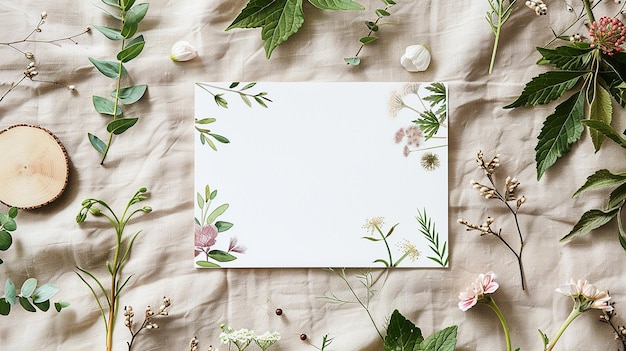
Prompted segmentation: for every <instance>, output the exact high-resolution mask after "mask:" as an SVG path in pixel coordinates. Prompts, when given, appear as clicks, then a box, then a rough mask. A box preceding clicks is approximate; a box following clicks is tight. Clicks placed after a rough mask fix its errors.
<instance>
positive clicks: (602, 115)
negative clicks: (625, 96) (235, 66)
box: [587, 84, 613, 152]
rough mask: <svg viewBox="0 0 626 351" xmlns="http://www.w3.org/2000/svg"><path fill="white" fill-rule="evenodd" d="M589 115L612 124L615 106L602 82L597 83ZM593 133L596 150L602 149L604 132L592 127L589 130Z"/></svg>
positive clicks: (590, 118) (596, 119)
mask: <svg viewBox="0 0 626 351" xmlns="http://www.w3.org/2000/svg"><path fill="white" fill-rule="evenodd" d="M588 111H589V116H588V117H587V118H588V119H589V120H591V121H598V122H602V123H604V124H606V125H610V124H611V119H612V116H613V106H612V105H611V94H609V92H608V91H606V90H605V89H604V88H603V87H602V86H601V85H600V84H596V89H595V94H594V98H593V100H592V101H591V104H590V106H589V110H588ZM589 133H590V134H591V140H592V142H593V146H594V147H595V149H596V152H597V151H598V150H600V145H602V141H603V140H604V134H603V133H602V132H600V131H598V130H597V129H593V128H591V129H590V130H589Z"/></svg>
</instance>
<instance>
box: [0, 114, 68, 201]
mask: <svg viewBox="0 0 626 351" xmlns="http://www.w3.org/2000/svg"><path fill="white" fill-rule="evenodd" d="M0 155H2V163H1V164H0V201H1V202H2V203H4V204H5V205H7V206H15V207H18V208H23V209H33V208H38V207H41V206H44V205H47V204H49V203H50V202H52V201H54V200H56V199H57V198H58V197H59V196H61V194H62V193H63V190H65V187H66V185H67V179H68V175H69V162H68V159H67V153H66V152H65V148H64V147H63V145H62V144H61V142H60V141H59V139H58V138H57V137H56V136H54V134H52V132H50V131H49V130H47V129H44V128H41V127H36V126H29V125H24V124H20V125H14V126H11V127H9V128H7V129H5V130H3V131H2V132H0Z"/></svg>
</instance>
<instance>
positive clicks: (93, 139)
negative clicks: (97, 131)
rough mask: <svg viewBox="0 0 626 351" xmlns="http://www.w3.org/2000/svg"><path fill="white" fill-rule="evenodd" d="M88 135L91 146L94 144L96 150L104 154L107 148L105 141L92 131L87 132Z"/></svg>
mask: <svg viewBox="0 0 626 351" xmlns="http://www.w3.org/2000/svg"><path fill="white" fill-rule="evenodd" d="M87 137H88V138H89V142H90V143H91V146H93V148H94V149H96V151H98V152H99V153H101V154H104V152H105V151H106V148H107V145H106V144H105V143H104V141H102V140H101V139H100V138H98V137H97V136H95V135H93V134H91V133H87Z"/></svg>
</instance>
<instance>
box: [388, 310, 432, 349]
mask: <svg viewBox="0 0 626 351" xmlns="http://www.w3.org/2000/svg"><path fill="white" fill-rule="evenodd" d="M423 340H424V337H423V336H422V331H421V330H420V328H418V327H416V326H415V324H413V323H412V322H411V321H410V320H408V319H406V318H404V316H403V315H402V314H400V312H399V311H398V310H394V311H393V313H392V314H391V319H390V320H389V325H388V326H387V336H385V339H384V344H385V345H384V346H385V351H413V350H415V348H416V347H417V346H418V345H419V344H420V343H421V342H422V341H423Z"/></svg>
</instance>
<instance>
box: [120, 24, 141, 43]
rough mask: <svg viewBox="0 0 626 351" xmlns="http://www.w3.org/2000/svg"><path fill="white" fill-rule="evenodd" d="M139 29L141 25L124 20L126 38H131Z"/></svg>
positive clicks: (123, 33)
mask: <svg viewBox="0 0 626 351" xmlns="http://www.w3.org/2000/svg"><path fill="white" fill-rule="evenodd" d="M137 29H139V26H138V25H137V24H136V23H131V22H124V26H122V32H121V33H122V36H123V37H124V38H126V39H128V38H131V37H132V36H133V35H135V33H137Z"/></svg>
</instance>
